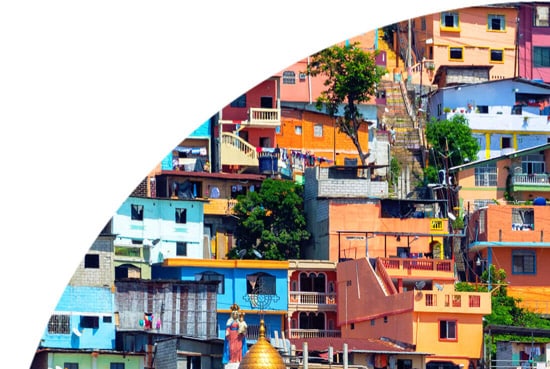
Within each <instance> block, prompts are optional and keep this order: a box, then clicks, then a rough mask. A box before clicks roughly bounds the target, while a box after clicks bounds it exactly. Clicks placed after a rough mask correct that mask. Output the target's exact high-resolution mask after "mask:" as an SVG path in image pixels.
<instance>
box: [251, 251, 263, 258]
mask: <svg viewBox="0 0 550 369" xmlns="http://www.w3.org/2000/svg"><path fill="white" fill-rule="evenodd" d="M252 252H253V253H254V255H256V257H257V258H258V259H261V258H263V257H264V256H263V255H262V254H261V253H260V252H259V251H258V250H256V249H252Z"/></svg>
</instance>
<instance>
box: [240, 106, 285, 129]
mask: <svg viewBox="0 0 550 369" xmlns="http://www.w3.org/2000/svg"><path fill="white" fill-rule="evenodd" d="M280 125H281V109H269V108H250V110H249V111H248V121H244V122H242V126H244V127H254V128H276V127H279V126H280Z"/></svg>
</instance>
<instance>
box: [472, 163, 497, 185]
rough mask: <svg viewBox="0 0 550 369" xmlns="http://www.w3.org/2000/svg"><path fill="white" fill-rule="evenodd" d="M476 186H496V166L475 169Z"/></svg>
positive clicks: (488, 165) (489, 165) (483, 166)
mask: <svg viewBox="0 0 550 369" xmlns="http://www.w3.org/2000/svg"><path fill="white" fill-rule="evenodd" d="M475 178H476V186H480V187H492V186H496V185H497V166H496V164H486V165H481V166H478V167H476V168H475Z"/></svg>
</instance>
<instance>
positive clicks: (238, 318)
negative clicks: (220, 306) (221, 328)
mask: <svg viewBox="0 0 550 369" xmlns="http://www.w3.org/2000/svg"><path fill="white" fill-rule="evenodd" d="M244 315H245V313H244V312H242V311H240V308H239V305H237V304H233V305H232V306H231V316H230V317H229V319H228V320H227V323H226V325H225V340H224V343H223V357H222V363H223V364H224V365H226V364H231V363H235V364H237V365H236V366H238V364H239V363H240V362H241V360H242V359H243V357H244V355H246V352H247V351H248V346H247V344H246V331H247V328H248V326H247V324H246V322H245V321H244Z"/></svg>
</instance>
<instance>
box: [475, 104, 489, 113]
mask: <svg viewBox="0 0 550 369" xmlns="http://www.w3.org/2000/svg"><path fill="white" fill-rule="evenodd" d="M476 108H477V110H479V113H480V114H489V105H476Z"/></svg>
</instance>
